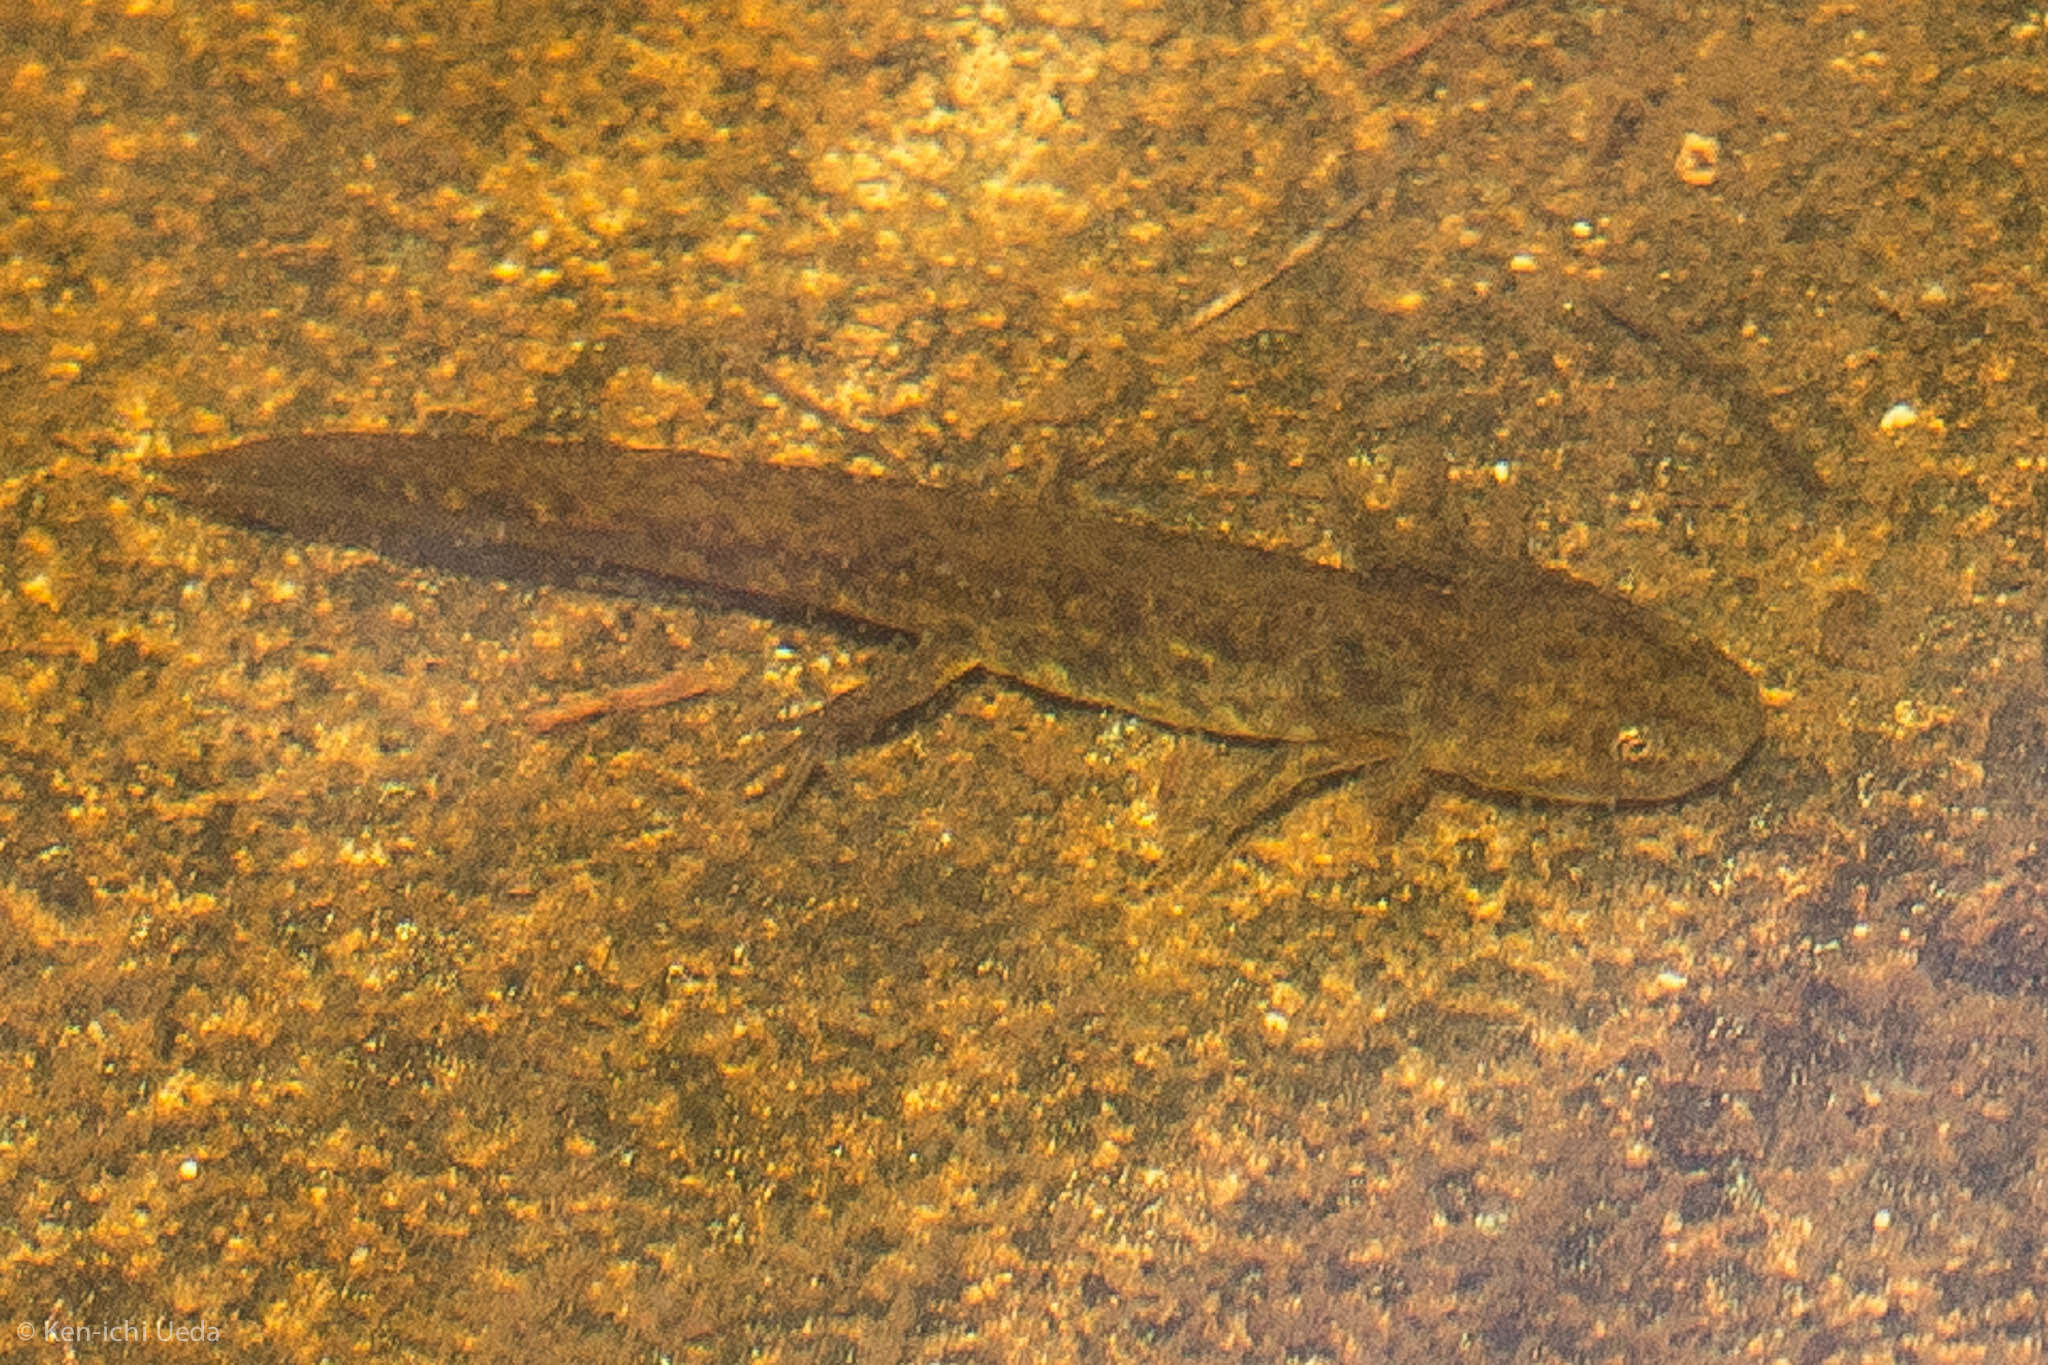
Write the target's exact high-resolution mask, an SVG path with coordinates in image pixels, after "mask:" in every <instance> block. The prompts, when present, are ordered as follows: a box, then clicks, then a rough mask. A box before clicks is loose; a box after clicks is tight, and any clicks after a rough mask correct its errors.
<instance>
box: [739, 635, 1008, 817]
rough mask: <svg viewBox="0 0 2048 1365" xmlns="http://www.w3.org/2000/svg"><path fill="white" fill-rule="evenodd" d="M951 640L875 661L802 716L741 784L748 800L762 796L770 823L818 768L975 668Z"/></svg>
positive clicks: (962, 648)
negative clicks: (776, 751)
mask: <svg viewBox="0 0 2048 1365" xmlns="http://www.w3.org/2000/svg"><path fill="white" fill-rule="evenodd" d="M978 662H979V661H978V660H976V659H975V657H974V655H973V653H972V651H970V650H969V649H967V648H966V647H965V646H963V645H962V644H961V643H960V642H958V641H954V640H944V639H939V638H937V637H928V638H926V639H924V640H921V641H919V642H918V644H917V646H916V647H915V648H913V649H912V650H911V651H910V652H909V653H908V654H904V655H900V656H897V657H894V658H885V659H879V660H877V661H876V664H875V667H874V670H873V672H871V673H870V674H869V676H868V680H867V681H866V682H865V683H862V684H861V685H860V686H859V687H856V688H854V689H853V690H852V691H849V692H842V693H840V694H839V695H838V696H836V697H834V698H832V700H830V701H828V702H826V703H825V705H824V706H823V707H821V708H819V710H817V711H816V712H814V713H813V714H811V715H809V716H806V717H805V718H804V720H803V721H802V723H801V725H800V727H799V733H798V735H797V737H796V740H795V742H794V743H793V744H791V745H790V746H789V748H788V749H787V750H785V751H784V753H783V754H782V755H781V756H780V757H779V758H778V759H776V760H775V761H774V762H772V763H770V764H769V765H767V766H766V767H764V768H762V769H760V770H758V771H756V772H755V773H754V775H753V777H752V778H751V779H750V780H749V781H748V783H747V793H748V795H750V796H766V797H767V798H768V800H769V803H770V804H769V818H770V821H771V822H776V821H780V820H781V819H782V817H783V815H784V814H785V813H786V812H787V811H788V810H789V807H790V806H791V805H792V804H793V803H794V802H795V800H796V798H797V797H798V796H800V795H802V794H803V791H804V789H805V788H806V787H807V786H809V785H810V783H811V781H812V779H813V778H815V777H816V776H817V775H818V771H819V769H821V768H822V767H824V766H825V765H827V764H829V763H830V762H831V761H832V760H833V759H835V758H838V757H839V756H840V755H842V754H846V753H850V752H852V751H853V750H855V749H859V748H862V747H863V746H865V745H867V744H869V743H871V742H873V740H874V739H875V737H876V736H877V735H879V734H880V733H881V732H882V730H883V729H884V728H886V727H887V726H888V725H889V723H890V722H891V721H894V720H896V719H897V718H898V717H901V716H903V715H905V714H907V713H908V712H911V711H915V710H916V709H917V708H918V707H920V706H923V705H924V704H925V703H926V702H928V701H930V700H931V699H932V698H933V697H935V696H937V695H938V694H939V693H941V692H943V691H945V690H946V689H947V688H948V687H951V686H952V685H953V684H954V683H955V682H957V681H959V680H960V679H961V678H962V677H964V676H966V675H967V674H968V673H971V672H973V671H974V669H975V668H976V667H977V666H978Z"/></svg>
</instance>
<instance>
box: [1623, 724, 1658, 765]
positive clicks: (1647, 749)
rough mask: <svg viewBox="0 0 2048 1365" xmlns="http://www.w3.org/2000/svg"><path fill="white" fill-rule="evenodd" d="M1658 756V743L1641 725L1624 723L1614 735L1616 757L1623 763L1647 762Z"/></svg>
mask: <svg viewBox="0 0 2048 1365" xmlns="http://www.w3.org/2000/svg"><path fill="white" fill-rule="evenodd" d="M1656 756H1657V745H1656V743H1655V742H1654V741H1652V740H1651V738H1650V736H1649V735H1648V734H1646V733H1644V731H1643V727H1642V726H1640V725H1624V726H1623V727H1622V728H1621V729H1620V730H1619V731H1617V732H1616V733H1615V736H1614V757H1615V758H1616V760H1617V761H1619V762H1622V763H1647V762H1649V761H1650V760H1651V759H1653V758H1655V757H1656Z"/></svg>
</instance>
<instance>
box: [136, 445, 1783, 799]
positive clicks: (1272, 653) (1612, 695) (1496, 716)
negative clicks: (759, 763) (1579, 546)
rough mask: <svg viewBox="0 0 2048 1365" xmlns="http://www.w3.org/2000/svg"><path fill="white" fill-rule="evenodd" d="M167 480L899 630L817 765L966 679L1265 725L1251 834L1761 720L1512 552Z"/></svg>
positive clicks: (1580, 795) (453, 450) (431, 544)
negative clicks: (1314, 557)
mask: <svg viewBox="0 0 2048 1365" xmlns="http://www.w3.org/2000/svg"><path fill="white" fill-rule="evenodd" d="M155 472H156V474H157V475H158V477H159V479H160V481H161V483H162V484H163V486H165V487H166V488H167V489H168V490H169V491H170V492H171V493H172V494H173V496H175V497H177V498H178V499H180V500H182V501H184V502H186V503H188V504H190V505H192V506H193V507H195V508H198V509H201V510H204V511H207V512H210V513H213V514H216V515H220V516H223V517H226V518H229V519H232V520H236V521H241V522H247V523H255V524H258V525H264V526H269V527H272V528H275V529H278V530H282V531H285V532H288V533H291V534H293V535H297V536H302V537H305V538H308V539H312V540H319V541H331V542H337V543H344V544H353V545H362V546H366V547H369V548H371V549H375V550H379V551H382V552H385V553H388V554H391V555H394V556H396V557H399V558H406V559H412V560H416V561H421V562H425V563H428V564H432V565H439V566H444V567H457V568H461V567H470V566H473V563H474V560H475V557H476V556H478V555H496V554H498V553H502V552H513V553H518V554H522V555H529V556H535V557H538V558H539V559H543V560H547V561H556V562H567V563H574V564H588V565H593V566H613V567H616V568H624V569H630V570H634V571H639V572H643V573H650V574H654V575H659V576H662V577H665V578H672V579H675V580H679V581H681V582H684V583H688V584H697V585H707V586H709V587H711V588H715V589H722V590H725V591H727V592H731V593H736V594H740V595H743V596H745V597H747V598H750V599H755V600H758V601H759V602H761V603H764V604H766V606H767V608H768V609H769V610H774V609H776V608H778V607H780V608H783V609H792V608H793V609H797V610H800V611H806V612H821V613H829V614H833V615H837V616H840V617H850V618H855V619H857V620H859V621H863V622H868V623H871V624H873V625H878V626H882V627H887V628H890V629H892V630H894V631H898V632H902V633H904V634H906V635H908V636H910V637H912V638H913V640H914V646H913V647H912V648H911V649H909V650H908V651H907V652H905V653H904V654H902V655H901V656H900V657H898V658H896V659H894V660H893V661H891V662H888V663H885V664H881V665H877V667H876V671H875V673H874V674H873V676H872V677H871V678H870V680H869V681H868V682H867V683H866V684H865V685H864V686H862V687H859V688H856V689H855V690H853V691H851V692H848V693H845V694H842V695H841V696H839V697H838V698H836V699H835V700H834V701H832V702H831V703H829V704H828V705H827V706H826V707H825V708H824V710H823V711H821V712H819V713H818V714H817V715H815V716H813V717H811V718H809V719H808V720H807V721H806V722H805V723H804V731H805V735H804V742H805V746H806V749H807V751H808V753H809V755H810V756H811V758H812V759H816V758H827V757H830V756H831V755H832V754H833V753H835V752H839V751H842V750H844V749H846V748H848V747H850V746H853V745H857V744H859V743H862V742H864V741H865V740H867V739H868V738H869V737H871V736H872V735H873V734H874V732H875V731H876V730H877V728H878V727H880V726H881V725H882V724H883V723H884V722H885V721H887V720H888V719H889V718H890V717H892V716H895V715H899V714H901V713H903V712H904V711H906V710H908V709H910V708H912V707H914V706H916V705H917V704H919V703H920V702H922V701H924V700H926V699H927V698H929V697H931V696H932V695H934V694H935V693H936V692H937V691H939V690H940V689H942V688H944V687H946V686H947V685H948V684H949V683H951V682H952V681H953V680H955V679H957V678H958V677H960V676H961V675H962V674H964V673H966V672H968V671H970V670H972V669H975V668H982V669H986V670H988V671H989V672H991V673H994V674H997V675H1000V676H1002V677H1006V678H1011V679H1015V680H1017V681H1019V682H1022V683H1025V684H1028V685H1030V686H1032V687H1035V688H1039V689H1042V690H1043V691H1045V692H1048V693H1052V694H1055V695H1057V696H1061V697H1066V698H1071V699H1073V700H1075V701H1078V702H1084V703H1087V704H1089V705H1094V706H1104V707H1114V708H1117V709H1120V710H1124V711H1128V712H1131V713H1133V714H1135V715H1138V716H1143V717H1146V718H1149V719H1151V720H1155V721H1161V722H1164V723H1166V724H1168V725H1173V726H1179V727H1184V728H1187V729H1193V730H1202V731H1207V732H1209V733H1211V734H1215V735H1219V736H1225V737H1232V738H1242V739H1251V740H1262V741H1267V742H1268V743H1269V744H1271V745H1272V746H1273V747H1274V748H1275V750H1276V751H1277V755H1278V757H1277V758H1276V759H1275V761H1273V762H1271V763H1270V764H1269V766H1268V769H1267V771H1265V772H1264V773H1263V774H1262V775H1261V776H1260V777H1259V778H1258V780H1257V781H1256V782H1255V783H1252V784H1248V785H1251V786H1255V787H1257V788H1258V790H1256V791H1252V792H1247V793H1243V794H1242V795H1243V796H1244V800H1245V803H1246V804H1244V805H1243V806H1241V809H1242V810H1243V811H1244V812H1245V813H1246V823H1247V824H1248V823H1249V822H1250V821H1251V820H1255V819H1257V818H1258V817H1259V816H1261V815H1262V814H1265V813H1267V812H1269V811H1270V810H1271V809H1272V808H1273V807H1275V806H1276V805H1278V804H1279V803H1281V802H1282V801H1283V800H1284V799H1285V798H1286V797H1288V796H1289V795H1290V794H1292V793H1293V792H1295V791H1297V790H1299V789H1301V788H1302V787H1303V786H1304V785H1305V784H1308V783H1311V782H1315V781H1318V780H1321V779H1323V778H1327V777H1331V776H1334V775H1337V774H1341V773H1345V772H1349V771H1352V770H1355V769H1358V768H1362V767H1365V766H1367V765H1370V764H1374V763H1380V762H1388V761H1394V762H1401V763H1406V764H1410V765H1412V766H1414V767H1416V768H1419V769H1421V770H1425V771H1427V772H1430V773H1435V774H1441V775H1447V776H1450V777H1453V778H1457V779H1461V780H1463V781H1465V782H1467V783H1469V784H1471V785H1473V786H1476V787H1479V788H1483V789H1487V790H1490V791H1493V792H1497V793H1502V794H1512V795H1525V796H1532V797H1539V798H1547V799H1550V800H1556V801H1565V802H1582V803H1595V802H1597V803H1617V802H1652V801H1664V800H1671V799H1675V798H1677V797H1681V796H1684V795H1686V794H1687V793H1689V792H1692V791H1694V790H1696V789H1698V788H1700V787H1702V786H1704V785H1706V784H1708V783H1710V782H1713V781H1715V780H1717V779H1718V778H1721V777H1722V776H1724V775H1726V774H1727V773H1728V772H1729V771H1730V770H1731V769H1732V768H1733V767H1734V766H1735V765H1736V764H1737V763H1738V762H1739V761H1741V759H1742V758H1743V756H1744V755H1745V754H1746V753H1747V752H1748V751H1749V749H1750V748H1751V747H1752V745H1753V744H1754V743H1755V741H1756V739H1757V737H1758V734H1759V732H1760V730H1761V727H1762V712H1761V709H1760V707H1759V704H1758V700H1757V693H1756V688H1755V686H1754V685H1753V684H1752V683H1751V682H1750V680H1749V678H1748V677H1747V675H1745V674H1744V672H1743V671H1742V669H1740V668H1739V667H1737V666H1736V664H1735V663H1734V662H1733V661H1732V660H1730V659H1729V658H1728V657H1727V656H1726V655H1725V654H1723V653H1721V652H1720V651H1719V650H1717V649H1716V648H1714V646H1712V645H1711V644H1708V643H1706V642H1705V641H1702V640H1699V639H1697V638H1694V637H1692V636H1690V635H1687V634H1686V633H1684V632H1683V631H1681V630H1679V629H1678V628H1676V627H1675V626H1673V625H1672V624H1670V623H1668V622H1666V621H1664V620H1663V619H1661V618H1659V617H1657V616H1655V615H1653V614H1651V613H1650V612H1647V611H1645V610H1643V609H1641V608H1639V607H1636V606H1634V605H1632V604H1631V603H1629V602H1627V601H1626V600H1624V599H1623V598H1621V597H1618V596H1615V595H1614V594H1611V593H1608V592H1604V591H1601V590H1599V589H1597V588H1595V587H1592V586H1591V585H1589V584H1587V583H1584V582H1581V581H1579V580H1577V579H1574V578H1571V577H1569V576H1567V575H1565V574H1563V573H1560V572H1557V571H1554V570H1548V569H1543V568H1539V567H1536V566H1534V565H1531V564H1527V563H1521V562H1511V561H1493V562H1487V561H1477V562H1462V561H1461V562H1460V563H1458V564H1456V565H1453V566H1443V565H1437V566H1423V565H1419V564H1414V563H1400V562H1393V563H1377V564H1375V563H1368V564H1366V565H1364V566H1362V567H1360V568H1358V569H1356V570H1341V569H1336V568H1330V567H1325V566H1321V565H1317V564H1313V563H1310V562H1308V561H1306V560H1302V559H1299V558H1296V557H1293V556H1291V555H1287V554H1283V553H1276V552H1272V551H1267V550H1261V549H1256V548H1253V547H1250V546H1247V545H1243V544H1239V543H1236V542H1233V541H1230V540H1226V539H1223V538H1220V537H1213V536H1205V535H1198V534H1193V533H1188V532H1182V531H1175V530H1169V529H1166V528H1163V527H1159V526H1156V525H1147V524H1143V523H1136V522H1131V521H1126V520H1123V519H1120V518H1117V517H1113V516H1109V515H1106V514H1103V513H1100V512H1092V511H1086V510H1081V509H1077V508H1074V507H1069V506H1058V507H1055V506H1048V505H1046V504H1043V503H1040V502H1034V501H1029V500H1023V499H1017V498H1005V497H1002V496H999V495H994V494H989V493H984V492H980V491H976V490H968V489H957V488H944V487H934V486H929V485H923V484H915V483H910V482H907V481H900V480H890V479H885V478H873V477H860V476H856V475H852V474H848V473H845V472H841V471H837V470H828V469H817V468H799V467H792V466H785V465H773V464H761V463H743V462H738V461H733V460H725V459H718V458H713V457H710V456H703V455H696V454H690V453H686V452H677V451H654V450H635V449H625V448H621V447H616V446H600V445H567V444H555V443H549V442H541V441H526V440H492V439H488V438H470V437H448V436H403V435H375V434H361V433H337V434H331V435H313V436H287V437H281V438H276V439H269V440H257V441H252V442H249V443H247V444H244V445H238V446H233V447H230V448H228V449H225V450H221V451H217V452H214V453H212V454H204V455H198V456H194V457H190V458H187V459H180V460H175V461H169V462H165V463H163V464H160V465H158V466H157V467H156V470H155ZM807 761H808V760H807ZM804 771H805V772H806V773H807V772H808V766H806V767H805V769H804ZM1243 827H1244V826H1243V825H1240V826H1239V827H1238V828H1239V829H1242V828H1243Z"/></svg>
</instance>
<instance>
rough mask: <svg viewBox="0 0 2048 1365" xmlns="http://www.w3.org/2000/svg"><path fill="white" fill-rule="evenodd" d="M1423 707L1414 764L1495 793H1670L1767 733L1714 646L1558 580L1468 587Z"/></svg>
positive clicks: (1524, 578) (1742, 682)
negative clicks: (1459, 625)
mask: <svg viewBox="0 0 2048 1365" xmlns="http://www.w3.org/2000/svg"><path fill="white" fill-rule="evenodd" d="M1466 606H1467V608H1468V609H1467V610H1465V611H1462V612H1460V613H1459V615H1460V617H1461V618H1462V620H1463V621H1464V622H1465V623H1466V626H1467V627H1468V628H1466V629H1461V630H1459V631H1456V632H1454V633H1455V635H1457V636H1458V637H1460V638H1458V639H1456V640H1455V641H1454V642H1447V644H1450V646H1451V648H1450V649H1449V650H1448V651H1447V657H1446V658H1445V659H1444V661H1443V664H1442V666H1441V668H1440V669H1439V670H1436V672H1435V680H1434V681H1435V685H1434V686H1433V687H1432V689H1431V695H1430V696H1429V697H1428V698H1427V699H1426V700H1425V701H1424V702H1423V706H1424V708H1425V711H1426V713H1427V715H1428V721H1427V723H1426V724H1424V725H1423V726H1422V727H1421V733H1422V738H1421V743H1420V748H1421V751H1422V758H1423V761H1424V763H1425V764H1426V765H1427V766H1428V767H1429V768H1431V769H1432V770H1434V771H1437V772H1444V773H1449V774H1451V775H1453V776H1456V777H1460V778H1463V779H1465V780H1466V781H1469V782H1472V783H1474V784H1475V785H1477V786H1481V787H1485V788H1488V789H1490V790H1494V791H1502V792H1511V793H1515V794H1519V795H1527V796H1536V797H1542V798H1546V799H1549V800H1554V801H1571V802H1585V803H1600V804H1607V803H1614V802H1648V801H1669V800H1674V799H1676V798H1678V797H1681V796H1684V795H1686V794H1687V793H1689V792H1693V791H1696V790H1698V789H1699V788H1701V787H1703V786H1706V785H1707V784H1709V783H1711V782H1715V781H1717V780H1719V779H1720V778H1722V777H1725V776H1726V775H1727V774H1728V773H1729V772H1730V771H1731V770H1732V769H1733V768H1734V767H1735V765H1736V764H1738V763H1740V762H1741V761H1742V759H1743V758H1744V756H1745V755H1747V754H1748V753H1749V751H1750V749H1751V748H1752V747H1754V745H1755V744H1756V741H1757V738H1758V736H1759V735H1760V734H1761V733H1762V729H1763V712H1762V708H1761V706H1760V705H1759V703H1758V700H1757V693H1756V686H1755V684H1754V683H1752V682H1751V681H1750V679H1749V677H1748V675H1747V674H1745V673H1744V672H1743V671H1742V669H1741V668H1739V667H1738V666H1737V665H1736V664H1735V662H1734V661H1733V660H1732V659H1730V658H1729V657H1728V656H1727V655H1725V654H1723V653H1721V651H1720V650H1718V649H1716V648H1715V647H1714V646H1713V645H1711V644H1708V643H1707V642H1706V641H1704V640H1700V639H1697V638H1694V637H1691V636H1688V635H1686V634H1685V633H1684V632H1683V631H1681V630H1679V629H1677V628H1676V627H1675V626H1673V625H1671V624H1670V623H1668V622H1666V621H1663V620H1661V619H1659V618H1658V617H1655V616H1653V615H1651V614H1650V613H1648V612H1646V611H1644V610H1642V609H1641V608H1639V607H1636V606H1634V605H1632V604H1630V603H1629V602H1627V601H1626V600H1624V599H1622V598H1620V597H1616V596H1613V595H1610V594H1608V593H1604V592H1601V591H1599V590H1598V589H1596V588H1593V587H1591V586H1589V585H1587V584H1585V583H1581V582H1578V581H1577V580H1575V579H1571V578H1567V577H1565V576H1564V575H1562V574H1557V573H1551V572H1537V573H1534V574H1529V573H1526V572H1525V573H1521V574H1517V575H1515V581H1514V582H1513V583H1512V584H1511V585H1504V584H1487V585H1482V586H1480V587H1479V588H1477V589H1476V590H1474V591H1473V593H1472V596H1471V598H1470V600H1469V601H1468V602H1467V603H1466Z"/></svg>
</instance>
